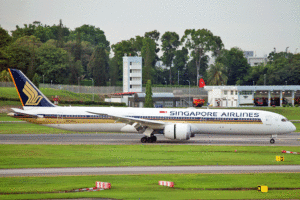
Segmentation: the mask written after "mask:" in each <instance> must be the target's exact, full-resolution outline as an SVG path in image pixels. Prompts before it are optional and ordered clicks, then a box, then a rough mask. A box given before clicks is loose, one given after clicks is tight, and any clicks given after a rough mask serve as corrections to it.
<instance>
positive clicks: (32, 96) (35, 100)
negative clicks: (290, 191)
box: [23, 82, 43, 106]
mask: <svg viewBox="0 0 300 200" xmlns="http://www.w3.org/2000/svg"><path fill="white" fill-rule="evenodd" d="M23 92H24V94H26V95H27V97H28V100H27V101H26V103H25V105H28V106H36V105H38V104H39V103H40V101H41V100H42V99H43V97H42V96H41V95H38V93H37V91H36V90H35V89H34V88H33V87H32V85H30V84H29V83H28V82H26V84H25V86H24V88H23Z"/></svg>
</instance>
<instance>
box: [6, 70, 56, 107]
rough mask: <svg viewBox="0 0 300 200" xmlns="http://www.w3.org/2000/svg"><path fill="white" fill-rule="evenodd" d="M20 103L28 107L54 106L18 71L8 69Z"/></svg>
mask: <svg viewBox="0 0 300 200" xmlns="http://www.w3.org/2000/svg"><path fill="white" fill-rule="evenodd" d="M8 71H9V73H10V75H11V78H12V80H13V82H14V84H15V87H16V89H17V92H18V95H19V97H20V100H21V103H22V105H23V107H24V106H27V107H28V106H30V107H55V105H54V104H53V103H52V102H51V101H50V100H49V99H48V98H47V97H46V96H45V95H44V94H43V93H42V92H41V91H40V90H39V89H38V88H37V87H36V86H35V85H34V84H33V83H32V82H31V81H30V80H29V79H28V78H27V77H26V76H25V75H24V74H23V73H22V72H21V71H20V70H17V69H8Z"/></svg>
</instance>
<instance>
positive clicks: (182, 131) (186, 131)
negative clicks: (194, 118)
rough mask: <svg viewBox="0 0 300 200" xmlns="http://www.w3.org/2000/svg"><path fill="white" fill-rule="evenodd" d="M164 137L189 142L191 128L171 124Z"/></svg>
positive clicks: (165, 130) (185, 125)
mask: <svg viewBox="0 0 300 200" xmlns="http://www.w3.org/2000/svg"><path fill="white" fill-rule="evenodd" d="M164 135H165V137H166V138H169V139H177V140H189V139H190V137H191V126H190V125H189V124H169V125H166V127H165V129H164Z"/></svg>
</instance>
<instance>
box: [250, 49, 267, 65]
mask: <svg viewBox="0 0 300 200" xmlns="http://www.w3.org/2000/svg"><path fill="white" fill-rule="evenodd" d="M244 56H245V58H247V61H248V64H249V65H250V66H251V67H253V66H256V65H259V64H261V63H263V64H264V65H265V64H267V62H268V58H267V56H266V55H265V56H264V57H256V55H254V52H253V51H244Z"/></svg>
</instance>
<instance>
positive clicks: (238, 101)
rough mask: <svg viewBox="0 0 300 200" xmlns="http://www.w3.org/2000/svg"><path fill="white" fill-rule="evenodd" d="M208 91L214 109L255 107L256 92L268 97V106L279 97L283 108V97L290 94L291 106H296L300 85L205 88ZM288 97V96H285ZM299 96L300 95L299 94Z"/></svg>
mask: <svg viewBox="0 0 300 200" xmlns="http://www.w3.org/2000/svg"><path fill="white" fill-rule="evenodd" d="M204 89H205V90H207V91H208V103H209V105H210V106H213V107H218V106H221V107H239V106H250V105H254V96H255V93H256V92H259V93H262V92H263V93H265V94H266V95H267V100H268V102H267V103H268V106H271V98H272V96H273V97H274V95H275V94H276V95H278V96H279V99H280V106H282V102H283V95H284V94H285V93H288V94H290V99H291V104H292V105H293V106H294V103H295V101H294V100H295V94H296V93H297V94H298V91H299V90H300V85H286V86H283V85H282V86H281V85H278V86H204ZM285 95H286V94H285ZM298 95H299V94H298Z"/></svg>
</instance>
